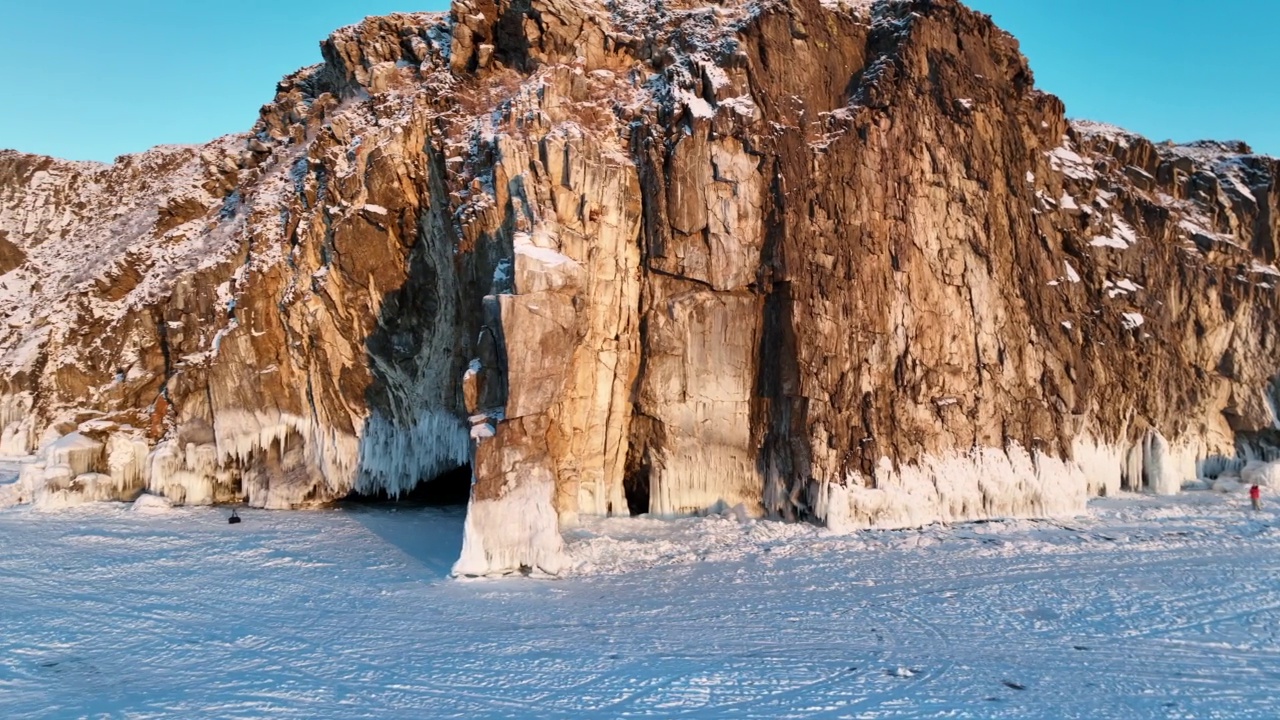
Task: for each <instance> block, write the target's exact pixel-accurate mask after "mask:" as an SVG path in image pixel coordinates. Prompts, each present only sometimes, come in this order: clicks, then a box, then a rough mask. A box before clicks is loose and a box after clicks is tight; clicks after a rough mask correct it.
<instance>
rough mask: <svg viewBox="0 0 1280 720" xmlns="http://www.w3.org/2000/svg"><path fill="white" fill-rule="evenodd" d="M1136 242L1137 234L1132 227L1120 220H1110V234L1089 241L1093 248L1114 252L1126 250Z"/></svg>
mask: <svg viewBox="0 0 1280 720" xmlns="http://www.w3.org/2000/svg"><path fill="white" fill-rule="evenodd" d="M1136 242H1138V234H1137V233H1136V232H1135V231H1134V229H1133V226H1132V225H1130V224H1129V223H1127V222H1125V221H1124V220H1122V219H1120V218H1118V217H1117V218H1112V220H1111V232H1110V233H1109V234H1107V235H1098V236H1095V237H1094V238H1093V240H1091V241H1089V244H1090V245H1092V246H1094V247H1106V248H1114V249H1116V250H1127V249H1129V248H1130V247H1132V246H1133V244H1134V243H1136Z"/></svg>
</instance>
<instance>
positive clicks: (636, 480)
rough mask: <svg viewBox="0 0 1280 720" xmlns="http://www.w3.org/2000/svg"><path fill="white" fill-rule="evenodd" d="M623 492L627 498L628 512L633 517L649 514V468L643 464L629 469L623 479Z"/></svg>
mask: <svg viewBox="0 0 1280 720" xmlns="http://www.w3.org/2000/svg"><path fill="white" fill-rule="evenodd" d="M622 492H623V495H625V496H626V498H627V510H628V511H629V512H630V513H631V517H636V516H638V515H644V514H645V513H647V512H649V466H648V464H641V465H639V466H637V467H633V468H629V469H628V470H627V473H626V475H624V476H623V478H622Z"/></svg>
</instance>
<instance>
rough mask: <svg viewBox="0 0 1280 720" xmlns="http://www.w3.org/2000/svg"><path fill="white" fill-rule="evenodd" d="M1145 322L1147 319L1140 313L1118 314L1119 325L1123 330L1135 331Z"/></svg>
mask: <svg viewBox="0 0 1280 720" xmlns="http://www.w3.org/2000/svg"><path fill="white" fill-rule="evenodd" d="M1146 321H1147V319H1146V318H1145V317H1143V316H1142V313H1136V312H1127V313H1121V314H1120V325H1121V327H1123V328H1124V329H1125V330H1136V329H1137V328H1140V327H1142V324H1143V323H1145V322H1146Z"/></svg>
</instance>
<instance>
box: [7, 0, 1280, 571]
mask: <svg viewBox="0 0 1280 720" xmlns="http://www.w3.org/2000/svg"><path fill="white" fill-rule="evenodd" d="M322 49H323V54H324V59H325V62H324V64H322V65H319V66H316V67H312V68H308V69H305V70H302V71H299V72H298V73H296V74H294V75H292V76H290V77H288V78H286V79H285V80H284V81H282V82H281V84H280V86H279V88H278V91H277V95H276V98H275V100H274V101H273V102H272V103H271V104H269V105H267V106H266V107H264V108H263V110H262V113H261V118H260V120H259V122H258V124H257V125H256V126H255V128H254V129H253V131H252V132H251V133H250V134H247V135H243V136H231V137H226V138H222V139H220V140H218V141H215V142H214V143H211V144H210V145H207V146H204V147H200V148H157V149H155V150H152V151H150V152H148V153H144V154H142V155H137V156H130V157H125V158H121V159H119V160H118V161H117V162H116V163H115V164H113V165H110V166H102V165H90V164H83V163H68V162H62V161H57V160H51V159H48V158H38V157H32V156H26V155H20V154H16V153H11V152H6V153H3V154H0V270H6V272H5V274H4V275H3V276H2V277H0V289H2V290H3V291H4V292H5V293H6V302H5V304H4V313H5V322H4V324H3V326H2V327H0V352H2V353H3V355H2V356H0V365H2V367H3V371H4V372H3V379H2V381H0V390H2V391H3V402H0V424H3V426H4V436H3V449H4V451H5V452H9V453H19V452H21V453H26V452H37V451H38V452H39V453H40V455H39V459H38V460H37V461H36V462H35V463H33V464H32V465H31V466H30V468H29V470H28V473H27V476H26V477H25V480H24V482H25V483H26V484H25V485H24V487H25V488H26V489H25V490H24V491H22V492H23V493H25V496H27V497H30V498H35V499H36V501H37V502H41V498H45V500H44V502H65V501H67V498H70V497H73V496H75V494H76V493H77V492H79V493H81V495H83V496H91V497H92V498H95V499H97V498H115V499H125V500H127V499H131V498H132V497H133V496H136V495H137V494H138V493H139V492H141V491H142V490H143V489H144V488H149V489H150V490H151V491H153V492H155V493H158V494H163V495H165V496H167V497H168V498H170V499H171V500H173V501H176V502H188V503H199V502H222V501H232V500H245V501H247V502H249V503H251V504H253V505H258V506H263V507H270V508H291V507H300V506H305V505H311V504H319V503H325V502H329V501H332V500H334V499H337V498H340V497H343V496H346V495H348V494H350V493H353V492H357V493H364V494H379V493H385V494H389V495H399V494H402V493H404V492H406V491H408V490H410V489H412V488H413V487H414V486H417V485H418V484H419V483H422V482H429V481H431V480H432V479H433V478H435V477H437V476H439V475H441V474H443V473H445V472H447V471H450V470H454V469H456V468H459V467H466V466H470V467H471V468H472V472H473V476H474V479H473V486H472V495H471V502H470V509H469V514H468V519H467V536H466V540H465V546H464V549H463V557H462V559H461V560H460V561H459V565H458V568H457V571H458V572H460V573H466V574H484V573H489V572H495V571H506V570H513V569H519V568H526V569H531V570H541V571H545V572H556V571H557V570H558V568H559V545H560V530H561V529H563V528H564V527H567V526H571V525H572V524H573V523H575V522H576V520H577V518H578V517H579V516H581V515H607V514H625V513H628V512H632V513H642V512H648V513H653V514H656V515H662V516H675V515H683V514H692V513H700V512H706V511H710V510H715V509H720V508H724V507H733V506H739V505H741V506H742V510H743V511H745V512H747V513H750V514H754V515H757V516H770V517H779V518H785V519H791V520H810V521H816V522H824V523H827V524H829V525H832V526H833V527H838V528H844V529H851V528H860V527H890V526H903V525H912V524H919V523H926V522H932V521H935V520H947V521H950V520H963V519H977V518H986V517H996V516H1043V515H1055V514H1068V513H1073V512H1078V511H1079V510H1080V509H1081V508H1082V507H1083V503H1084V501H1085V499H1086V498H1087V497H1088V496H1090V495H1096V494H1102V493H1107V492H1115V491H1118V490H1121V489H1132V490H1142V489H1147V490H1152V491H1156V492H1176V491H1177V490H1178V489H1179V487H1180V486H1181V485H1182V483H1183V482H1184V481H1185V480H1189V479H1194V478H1196V477H1199V476H1205V475H1209V476H1212V475H1216V474H1219V473H1223V472H1231V471H1234V470H1238V469H1239V468H1240V467H1241V466H1242V464H1243V462H1244V461H1245V460H1249V459H1259V458H1262V459H1266V458H1269V457H1270V455H1271V453H1272V450H1271V448H1273V447H1276V446H1277V443H1276V441H1275V439H1274V433H1275V430H1274V428H1276V427H1277V417H1276V412H1277V411H1276V394H1275V392H1274V389H1273V378H1274V377H1275V375H1276V373H1277V367H1278V366H1280V353H1278V352H1277V346H1276V336H1275V330H1274V327H1275V325H1276V319H1277V314H1276V292H1275V283H1276V279H1277V277H1280V271H1277V270H1276V268H1275V265H1274V263H1275V260H1276V256H1277V253H1278V252H1280V230H1278V229H1277V224H1276V222H1275V221H1274V218H1275V217H1276V212H1277V210H1280V190H1278V189H1277V183H1276V177H1277V173H1278V172H1280V163H1277V161H1275V160H1273V159H1270V158H1265V157H1260V156H1256V155H1252V154H1251V153H1250V152H1249V150H1248V148H1247V147H1245V146H1243V145H1240V144H1213V143H1201V144H1195V145H1188V146H1175V145H1169V144H1165V145H1156V144H1153V143H1151V142H1148V141H1147V140H1144V139H1142V138H1140V137H1137V136H1135V135H1132V134H1130V133H1126V132H1124V131H1122V130H1119V129H1115V128H1110V127H1107V126H1102V125H1097V124H1091V123H1068V122H1067V121H1066V120H1065V119H1064V117H1063V107H1062V104H1061V103H1060V102H1059V101H1058V100H1057V99H1056V98H1054V97H1052V96H1050V95H1047V94H1044V93H1042V92H1040V91H1038V90H1036V89H1035V87H1034V84H1033V79H1032V74H1031V72H1030V71H1029V69H1028V68H1027V64H1026V61H1025V59H1024V58H1023V57H1022V56H1021V54H1020V53H1019V51H1018V46H1017V43H1016V41H1015V40H1014V39H1013V38H1011V37H1010V36H1008V35H1007V34H1005V33H1003V32H1002V31H1000V30H999V29H997V28H996V27H994V26H993V25H992V23H991V22H990V20H989V18H987V17H986V16H983V15H980V14H977V13H974V12H972V11H970V10H968V9H967V8H965V7H964V6H962V5H961V4H959V3H958V2H955V1H954V0H884V1H882V2H876V3H870V2H846V3H840V2H818V0H791V1H790V2H784V1H782V0H776V1H772V2H765V3H745V2H743V3H739V2H734V1H732V0H729V1H727V2H720V3H714V4H705V5H702V4H688V3H683V2H670V3H663V4H660V5H659V6H656V7H651V6H650V5H649V4H644V5H643V7H642V6H640V5H633V4H628V3H625V2H617V3H612V4H608V5H602V4H596V3H589V2H584V1H582V0H520V1H519V2H515V1H512V0H458V1H457V2H455V4H454V6H453V8H452V10H451V12H450V13H449V14H447V15H429V14H406V15H394V16H390V17H386V18H371V19H369V20H367V21H365V22H364V23H363V24H361V25H358V26H354V27H351V28H346V29H343V30H340V31H338V32H337V33H335V34H334V35H333V37H331V38H330V39H329V40H327V41H326V42H325V43H324V44H323V46H322ZM14 492H17V491H16V490H15V491H14ZM59 493H60V494H59Z"/></svg>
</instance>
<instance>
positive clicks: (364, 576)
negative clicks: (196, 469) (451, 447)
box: [0, 492, 1280, 720]
mask: <svg viewBox="0 0 1280 720" xmlns="http://www.w3.org/2000/svg"><path fill="white" fill-rule="evenodd" d="M1274 502H1275V498H1274V497H1273V496H1272V494H1271V493H1270V492H1264V495H1263V503H1264V510H1263V512H1261V513H1252V512H1250V511H1249V510H1248V498H1247V496H1245V495H1242V494H1218V493H1207V492H1204V493H1188V494H1185V495H1183V496H1180V497H1178V498H1176V499H1165V498H1139V497H1134V496H1121V497H1115V498H1108V499H1106V500H1102V501H1095V502H1094V503H1091V505H1090V507H1089V510H1088V513H1087V514H1086V515H1084V516H1082V517H1079V518H1076V519H1074V520H1073V521H1071V522H1069V523H1054V522H1038V521H1026V520H1021V521H1000V522H988V523H983V524H978V525H956V526H950V527H947V526H943V525H931V526H929V527H926V528H923V529H920V530H904V531H874V532H866V533H859V534H855V535H835V534H832V533H830V532H828V531H826V530H823V529H822V528H817V527H814V526H812V525H805V524H793V525H787V524H780V523H773V522H764V521H753V520H747V521H745V522H744V521H741V520H739V519H730V518H726V517H711V518H701V519H686V520H678V521H673V522H659V521H654V520H648V519H643V518H641V519H610V520H593V519H590V518H586V519H585V521H586V524H585V525H584V526H583V527H582V528H581V529H579V530H577V531H574V533H573V534H572V536H571V537H570V538H569V540H568V543H567V548H566V557H567V563H568V565H569V567H568V568H567V571H568V572H567V577H566V578H565V579H562V580H559V581H556V582H554V583H550V582H545V581H534V580H526V579H523V578H508V579H500V580H484V581H468V582H458V581H449V580H447V579H446V576H447V574H448V571H449V563H450V562H451V561H452V559H453V558H455V557H456V556H457V554H458V550H459V547H460V543H461V534H462V524H463V518H462V514H461V513H460V512H440V511H435V510H408V509H404V508H401V509H399V510H398V511H397V512H389V511H371V510H367V509H354V510H333V511H317V512H308V513H268V512H263V511H254V510H250V511H247V512H242V513H241V514H242V516H243V518H244V522H243V524H240V525H234V526H229V525H228V524H227V523H226V513H225V512H224V511H221V510H217V509H207V508H174V509H173V510H172V512H170V513H166V514H158V515H145V514H141V513H135V512H132V511H130V510H129V509H128V507H127V506H123V505H110V506H94V507H89V508H81V509H76V510H71V511H68V512H66V513H61V514H57V515H49V514H42V513H34V512H31V511H29V510H22V509H19V510H7V511H0V577H3V578H4V581H3V582H0V687H2V690H0V707H2V708H3V713H2V714H3V715H4V716H5V717H6V718H14V719H15V720H17V719H19V718H62V717H66V718H75V717H94V718H98V717H112V718H115V717H122V718H123V717H146V718H152V719H153V720H159V719H164V718H175V719H185V718H211V717H237V718H248V717H255V718H262V717H269V718H273V719H278V720H295V719H301V718H307V719H328V718H343V719H350V718H436V717H466V718H498V717H508V718H524V717H551V718H558V719H560V720H576V719H578V718H622V717H649V718H672V717H678V718H684V719H686V720H698V719H701V718H725V717H736V718H743V720H764V719H766V718H767V719H775V718H792V719H801V718H815V719H816V718H824V719H825V718H830V719H831V720H835V719H837V718H876V719H877V720H907V719H909V718H910V719H917V720H940V719H942V718H983V719H988V718H990V719H991V720H995V719H997V718H1010V719H1011V718H1063V717H1079V718H1133V719H1135V720H1144V719H1151V720H1155V719H1157V718H1160V719H1163V718H1174V717H1180V718H1241V719H1245V718H1256V719H1258V720H1271V719H1272V718H1275V717H1280V698H1277V696H1276V693H1275V692H1274V682H1273V678H1274V677H1275V676H1276V675H1277V673H1280V664H1277V658H1278V657H1280V610H1277V608H1280V585H1277V583H1276V582H1275V578H1274V575H1275V572H1274V567H1275V558H1276V556H1277V554H1280V514H1277V506H1276V505H1275V504H1274ZM903 671H905V672H903ZM907 675H909V677H908V676H907ZM1013 685H1017V686H1020V687H1022V688H1024V689H1023V690H1017V689H1014V688H1013V687H1012V686H1013Z"/></svg>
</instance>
